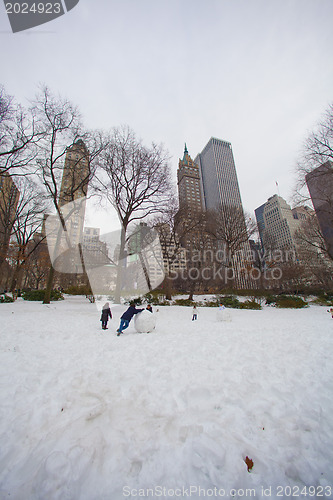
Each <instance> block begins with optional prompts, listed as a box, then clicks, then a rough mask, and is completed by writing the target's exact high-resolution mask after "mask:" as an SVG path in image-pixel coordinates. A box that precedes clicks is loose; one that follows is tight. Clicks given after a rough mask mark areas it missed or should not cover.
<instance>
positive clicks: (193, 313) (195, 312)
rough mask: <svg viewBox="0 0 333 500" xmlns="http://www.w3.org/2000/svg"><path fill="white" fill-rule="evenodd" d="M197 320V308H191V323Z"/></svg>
mask: <svg viewBox="0 0 333 500" xmlns="http://www.w3.org/2000/svg"><path fill="white" fill-rule="evenodd" d="M197 319H198V309H197V306H193V309H192V321H195V320H197Z"/></svg>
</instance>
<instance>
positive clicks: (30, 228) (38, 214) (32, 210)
mask: <svg viewBox="0 0 333 500" xmlns="http://www.w3.org/2000/svg"><path fill="white" fill-rule="evenodd" d="M19 187H20V200H19V203H18V205H17V207H16V212H15V219H14V224H13V239H14V241H13V243H12V252H11V253H12V259H14V261H15V269H14V273H13V276H12V282H11V286H10V289H11V291H14V290H15V289H19V288H22V280H23V278H24V276H23V272H24V271H25V270H26V269H27V267H28V265H29V259H30V256H31V255H32V254H33V253H34V252H35V250H36V248H37V247H38V246H39V245H40V244H41V243H42V242H43V241H45V237H39V238H36V237H35V236H36V233H38V232H39V233H40V232H41V229H42V224H43V219H44V213H45V211H46V208H47V200H46V199H45V197H44V196H43V194H42V192H41V186H38V185H36V184H34V183H33V182H31V181H30V180H27V179H26V178H23V179H22V180H21V182H20V183H19ZM14 249H15V251H13V250H14ZM13 254H14V255H13Z"/></svg>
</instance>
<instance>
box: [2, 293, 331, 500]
mask: <svg viewBox="0 0 333 500" xmlns="http://www.w3.org/2000/svg"><path fill="white" fill-rule="evenodd" d="M154 309H155V311H156V307H155V308H154ZM111 310H112V313H113V316H114V317H113V319H112V320H111V321H110V322H109V325H108V326H109V329H108V330H107V331H103V330H102V329H101V324H100V322H99V318H100V313H99V312H98V311H97V309H96V306H95V305H94V304H90V303H89V302H88V301H87V300H86V299H85V298H84V297H68V298H66V300H65V301H62V302H53V303H52V304H51V305H42V304H41V303H33V302H24V301H23V300H20V299H19V300H18V301H17V302H16V303H14V304H0V321H1V324H0V374H1V377H0V384H1V385H0V398H1V410H0V498H1V500H3V499H9V498H10V499H11V500H31V499H39V500H69V499H70V500H120V499H124V498H142V497H145V498H192V499H199V498H205V497H206V498H208V497H210V498H250V497H251V498H258V499H259V498H290V497H292V498H294V497H297V496H298V497H300V498H333V493H332V490H331V489H330V486H333V397H332V396H333V394H332V389H333V387H332V386H333V362H332V359H333V320H332V319H331V317H330V315H329V314H328V313H327V312H326V308H325V307H320V306H311V307H309V308H307V309H304V310H277V309H275V308H270V307H266V308H264V310H262V311H249V310H231V316H232V321H231V322H219V321H217V317H216V309H212V308H199V315H198V320H197V321H196V322H194V321H193V322H192V321H191V317H192V308H186V307H175V306H171V307H164V308H163V307H159V312H157V313H156V312H155V313H154V314H157V325H156V329H155V331H154V332H152V333H150V334H139V333H137V332H136V331H135V328H134V321H132V322H131V324H130V327H129V328H128V329H127V330H126V331H125V332H124V334H123V335H121V336H120V337H117V336H116V334H115V331H116V329H117V328H118V325H119V318H120V315H121V314H122V312H123V311H124V310H125V306H112V305H111ZM246 457H248V458H249V459H251V460H252V461H253V464H254V465H253V468H252V470H251V472H248V469H247V465H246V463H245V459H246Z"/></svg>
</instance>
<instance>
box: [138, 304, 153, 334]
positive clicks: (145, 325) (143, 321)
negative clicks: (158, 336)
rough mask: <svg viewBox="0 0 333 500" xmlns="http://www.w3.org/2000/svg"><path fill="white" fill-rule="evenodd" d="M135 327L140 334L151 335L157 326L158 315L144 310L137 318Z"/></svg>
mask: <svg viewBox="0 0 333 500" xmlns="http://www.w3.org/2000/svg"><path fill="white" fill-rule="evenodd" d="M134 326H135V329H136V331H137V332H138V333H150V332H152V331H153V330H154V329H155V326H156V315H155V314H154V313H153V312H150V311H149V310H147V309H144V310H143V311H141V312H140V313H138V314H137V315H136V316H135V319H134Z"/></svg>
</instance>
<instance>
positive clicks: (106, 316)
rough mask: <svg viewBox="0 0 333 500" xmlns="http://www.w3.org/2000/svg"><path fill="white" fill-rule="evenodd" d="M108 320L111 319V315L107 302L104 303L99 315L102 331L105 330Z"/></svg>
mask: <svg viewBox="0 0 333 500" xmlns="http://www.w3.org/2000/svg"><path fill="white" fill-rule="evenodd" d="M109 318H110V319H112V314H111V309H110V306H109V303H108V302H105V304H104V306H103V308H102V315H101V322H102V329H103V330H107V329H108V327H107V324H108V321H109Z"/></svg>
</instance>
